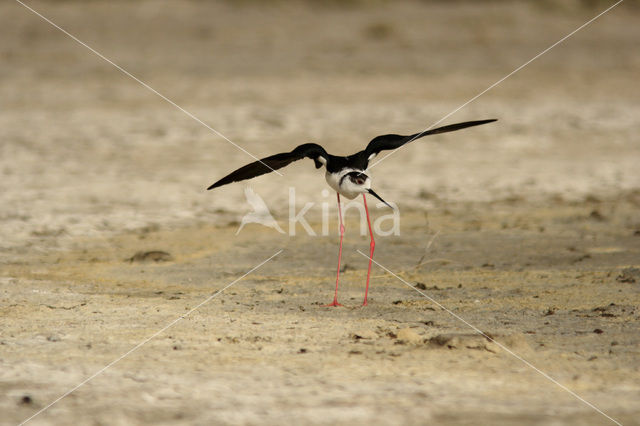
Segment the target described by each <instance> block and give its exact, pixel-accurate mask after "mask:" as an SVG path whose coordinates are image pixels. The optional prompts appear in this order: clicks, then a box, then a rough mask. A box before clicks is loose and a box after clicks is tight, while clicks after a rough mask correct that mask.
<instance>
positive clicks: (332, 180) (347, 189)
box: [324, 168, 371, 200]
mask: <svg viewBox="0 0 640 426" xmlns="http://www.w3.org/2000/svg"><path fill="white" fill-rule="evenodd" d="M361 171H362V170H358V169H352V168H349V169H342V170H340V171H339V172H338V173H329V172H328V171H327V172H326V173H325V175H324V178H325V179H326V180H327V183H328V184H329V186H330V187H331V188H333V190H334V191H336V192H337V193H338V194H340V195H343V196H344V197H346V198H348V199H350V200H353V199H354V198H356V197H357V196H358V195H360V194H362V193H363V192H364V190H363V188H364V187H370V185H371V183H370V181H369V180H368V179H367V182H366V185H365V186H363V187H356V186H355V185H353V184H351V183H350V182H343V185H342V186H340V180H341V179H342V177H343V176H344V175H346V174H347V173H349V172H361ZM347 180H348V179H345V181H347Z"/></svg>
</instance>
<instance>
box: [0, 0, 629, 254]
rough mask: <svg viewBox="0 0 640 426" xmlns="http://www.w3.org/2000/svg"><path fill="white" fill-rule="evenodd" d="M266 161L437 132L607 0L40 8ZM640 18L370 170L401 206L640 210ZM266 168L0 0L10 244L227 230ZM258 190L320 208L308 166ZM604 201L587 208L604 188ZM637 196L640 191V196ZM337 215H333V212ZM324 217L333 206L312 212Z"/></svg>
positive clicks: (282, 209) (616, 15)
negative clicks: (626, 204) (249, 172)
mask: <svg viewBox="0 0 640 426" xmlns="http://www.w3.org/2000/svg"><path fill="white" fill-rule="evenodd" d="M26 3H27V4H28V5H29V6H30V7H32V8H33V9H35V10H36V11H38V12H39V13H41V14H42V15H44V16H46V17H47V18H49V19H50V20H51V21H52V22H54V23H55V24H57V25H59V26H60V27H61V28H63V29H65V30H66V31H68V32H69V33H71V34H73V35H74V36H76V37H77V38H78V39H79V40H81V41H83V42H85V43H87V44H88V45H89V46H91V47H92V48H93V49H95V50H96V51H98V52H100V53H101V54H103V55H104V56H106V57H107V58H109V59H110V60H112V61H114V62H115V63H117V64H118V65H119V66H121V67H122V68H123V69H125V70H127V71H128V72H130V73H131V74H133V75H135V76H136V77H137V78H139V79H141V80H142V81H144V82H145V83H147V84H148V85H149V86H150V87H152V88H154V89H155V90H157V91H158V92H160V93H161V94H163V95H164V96H166V97H167V98H169V99H171V100H172V101H174V102H175V103H177V104H178V105H180V106H181V107H183V108H185V109H186V110H188V111H189V112H190V113H192V114H194V115H195V116H197V117H198V118H199V119H201V120H202V121H204V122H205V123H207V124H208V125H210V126H211V127H213V128H214V129H216V130H217V131H219V132H220V133H222V134H224V135H225V136H226V137H227V138H229V139H230V140H232V141H233V142H235V143H236V144H238V145H240V146H242V147H243V148H245V149H246V150H247V151H249V152H251V153H252V154H253V155H255V156H257V157H264V156H267V155H271V154H274V153H277V152H282V151H289V150H291V149H292V148H293V147H295V146H296V145H298V144H301V143H305V142H311V141H313V142H317V143H320V144H322V145H323V146H325V147H326V148H327V150H328V151H329V152H330V153H333V154H337V155H346V154H350V153H353V152H356V151H358V150H360V149H362V148H363V147H364V146H365V145H366V143H367V142H368V141H369V140H370V139H371V138H373V137H374V136H376V135H379V134H384V133H400V134H403V133H404V134H409V133H414V132H418V131H421V130H424V129H425V128H427V127H429V126H431V125H432V124H434V123H435V122H437V121H438V120H440V119H442V118H443V117H445V116H446V115H447V114H449V113H450V112H452V111H454V110H455V109H456V108H458V107H459V106H460V105H462V104H463V103H465V102H466V101H468V100H469V99H471V98H472V97H473V96H475V95H476V94H478V93H480V92H481V91H483V90H484V89H486V88H487V87H489V86H490V85H491V84H493V83H494V82H496V81H498V80H499V79H501V78H502V77H504V76H505V75H507V74H508V73H510V72H511V71H513V70H514V69H516V68H517V67H519V66H520V65H522V64H523V63H525V62H526V61H528V60H530V59H531V58H533V57H534V56H535V55H536V54H538V53H539V52H541V51H542V50H544V49H545V48H547V47H549V46H550V45H552V44H553V43H555V42H556V41H558V40H559V39H561V38H562V37H564V36H565V35H567V34H568V33H570V32H571V31H573V30H574V29H576V28H578V27H579V26H580V25H582V24H583V23H585V22H586V21H588V20H589V19H591V18H593V17H594V16H596V15H597V14H598V13H600V12H601V11H603V10H604V9H606V8H607V7H609V6H610V5H612V4H613V1H612V2H606V1H551V0H549V1H520V2H509V1H486V2H485V1H455V2H445V1H407V2H404V1H403V2H392V1H364V0H363V1H357V0H351V1H330V2H320V1H294V2H289V1H269V2H262V1H238V2H233V1H219V2H213V1H175V0H173V1H172V0H158V1H152V0H145V1H115V2H114V1H106V0H105V1H100V0H96V1H90V2H87V1H28V2H26ZM639 16H640V8H639V7H638V3H637V2H633V1H630V0H627V1H625V2H623V3H622V4H620V5H619V6H617V7H616V8H614V9H613V10H611V11H610V12H609V13H607V14H605V15H604V16H602V17H601V18H599V19H598V20H597V21H595V22H593V23H592V24H591V25H589V26H588V27H586V28H584V29H583V30H582V31H580V32H578V33H577V34H575V35H574V36H573V37H571V38H569V39H568V40H566V41H565V42H564V43H562V44H560V45H559V46H557V47H556V48H554V49H552V50H551V51H549V52H548V53H546V54H545V55H543V56H541V57H540V58H539V59H537V60H536V61H534V62H533V63H531V64H530V65H529V66H527V67H525V68H524V69H522V70H521V71H519V72H518V73H516V74H514V75H513V76H511V77H510V78H509V79H507V80H506V81H504V82H503V83H501V84H500V85H498V86H497V87H495V88H493V89H492V90H491V91H489V92H487V93H486V94H484V95H483V96H481V97H480V98H478V99H477V100H475V101H474V102H473V103H471V104H469V105H468V106H466V107H465V108H463V109H461V110H460V111H458V112H457V113H455V114H453V115H452V116H450V117H449V118H447V119H446V120H445V121H444V122H443V123H442V124H448V123H453V122H456V121H464V120H472V119H485V118H498V119H499V120H500V121H499V122H497V123H495V124H492V125H488V126H483V127H482V128H477V129H471V130H467V131H464V132H459V133H454V134H449V135H440V136H435V137H432V138H430V139H428V140H427V139H423V140H421V141H420V142H417V143H414V144H412V145H411V146H408V147H406V148H405V149H403V150H400V151H399V152H397V153H395V154H394V155H393V156H392V157H391V158H389V159H388V160H384V161H383V162H381V163H380V164H379V165H376V166H374V167H373V168H372V169H371V173H372V175H373V177H374V187H375V188H376V190H377V191H378V192H379V193H380V194H381V195H382V196H383V197H384V198H385V199H387V200H389V201H394V202H396V203H398V205H399V206H400V208H401V209H428V208H430V206H433V205H434V204H436V203H447V202H451V201H470V202H484V201H492V200H504V199H509V200H512V201H513V202H520V201H521V202H545V200H549V199H563V200H570V201H573V202H582V201H584V200H588V199H593V198H598V199H615V198H616V197H631V198H633V199H635V200H638V199H639V198H640V196H639V195H638V194H639V192H638V191H639V189H640V171H639V170H640V168H639V167H638V159H640V143H639V141H638V136H637V135H638V134H639V130H640V119H639V117H640V114H639V112H640V111H639V109H640V104H639V103H638V100H639V99H640V86H639V85H638V84H637V80H638V75H640V74H639V71H640V54H639V52H640V26H638V25H637V22H638V17H639ZM251 161H253V159H252V158H251V157H249V156H248V155H247V154H245V153H243V152H242V151H240V150H239V149H237V148H236V147H234V146H233V145H232V144H230V143H229V142H227V141H225V140H224V139H223V138H221V137H220V136H219V135H216V134H215V133H213V132H211V131H210V130H209V129H207V128H206V127H204V126H203V125H202V124H200V123H198V122H196V121H195V120H193V119H192V118H190V117H189V116H187V115H185V114H184V113H183V112H182V111H180V110H178V109H176V108H175V107H174V106H172V105H170V104H169V103H167V102H166V101H165V100H163V99H162V98H160V97H159V96H157V95H156V94H154V93H152V92H151V91H149V90H148V89H147V88H145V87H143V86H142V85H141V84H140V83H138V82H136V81H134V80H133V79H131V78H130V77H128V76H126V75H125V74H123V73H122V72H121V71H119V70H118V69H116V68H115V67H114V66H113V65H111V64H109V63H107V62H105V61H104V60H103V59H101V58H99V57H98V56H96V55H95V54H94V53H92V52H91V51H89V50H88V49H87V48H86V47H83V46H81V45H80V44H78V43H77V42H75V41H74V40H72V39H71V38H69V37H68V36H67V35H65V34H63V33H62V32H61V31H60V30H58V29H56V28H54V27H53V26H52V25H50V24H49V23H47V22H45V21H44V20H43V19H42V18H40V17H38V16H37V15H36V14H34V13H33V12H32V11H30V10H28V9H27V8H25V7H24V6H23V5H21V4H20V3H18V2H16V1H13V0H10V1H5V2H2V4H0V194H1V195H0V197H1V198H0V201H1V202H0V233H1V235H2V239H1V240H0V248H2V249H4V250H5V252H6V250H9V251H11V250H20V249H21V248H23V249H24V248H28V247H29V246H30V245H31V244H33V243H34V241H40V242H41V240H42V239H43V238H45V239H46V238H47V237H52V240H53V241H57V237H59V236H61V235H64V236H71V237H77V236H92V235H101V234H103V233H109V232H121V231H127V230H135V229H139V228H143V227H148V226H156V225H166V226H174V225H184V224H191V223H198V222H207V223H228V222H229V221H234V220H238V219H239V218H240V217H242V215H244V214H245V213H246V212H247V211H248V210H249V208H248V206H247V205H246V203H245V200H244V192H243V185H242V184H236V185H230V186H227V187H224V188H220V189H219V190H217V191H215V192H207V191H205V188H206V187H207V186H208V185H209V184H211V183H212V182H214V181H215V180H217V179H219V178H220V177H221V176H223V175H225V174H227V173H228V172H230V171H231V170H233V169H235V168H237V167H240V166H242V165H244V164H246V163H248V162H251ZM283 174H284V176H283V177H280V176H278V175H275V174H272V175H267V176H264V177H261V178H259V179H256V180H255V181H252V182H251V184H252V186H253V187H254V189H255V190H256V192H257V193H258V194H259V195H261V196H262V197H263V198H264V199H265V201H266V202H267V204H268V205H269V207H270V208H271V209H272V211H274V212H275V215H276V217H279V218H283V217H284V216H278V215H285V214H286V212H287V211H288V204H287V203H288V187H289V186H295V188H296V196H297V201H298V203H299V204H300V205H303V203H304V202H306V201H316V202H318V203H319V202H322V201H325V199H326V198H323V196H322V195H321V191H322V189H325V183H324V176H323V173H322V172H321V171H317V170H315V169H314V168H313V167H312V163H311V162H309V161H303V162H299V163H297V164H295V165H293V166H291V167H288V168H286V169H284V170H283ZM590 197H591V198H590ZM639 202H640V201H639ZM332 206H333V205H332ZM316 207H317V208H314V209H312V210H311V212H310V213H309V216H313V215H314V214H318V215H319V214H320V207H319V204H317V205H316Z"/></svg>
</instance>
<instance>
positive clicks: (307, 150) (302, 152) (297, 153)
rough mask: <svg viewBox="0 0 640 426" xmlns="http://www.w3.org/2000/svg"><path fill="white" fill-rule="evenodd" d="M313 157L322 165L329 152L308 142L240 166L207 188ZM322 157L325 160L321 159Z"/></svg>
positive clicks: (317, 165)
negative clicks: (291, 149) (289, 150)
mask: <svg viewBox="0 0 640 426" xmlns="http://www.w3.org/2000/svg"><path fill="white" fill-rule="evenodd" d="M305 157H307V158H311V159H312V160H313V161H314V162H315V163H316V168H320V167H322V164H325V163H326V162H327V158H328V157H329V156H328V155H327V152H326V151H325V150H324V148H322V147H321V146H320V145H318V144H315V143H306V144H304V145H300V146H298V147H296V148H295V149H294V150H293V151H291V152H283V153H281V154H276V155H272V156H270V157H267V158H263V159H262V160H259V161H254V162H253V163H251V164H247V165H246V166H244V167H240V168H239V169H238V170H236V171H235V172H231V173H229V174H228V175H227V176H225V177H223V178H222V179H220V180H219V181H217V182H216V183H214V184H213V185H211V186H210V187H208V188H207V189H213V188H217V187H219V186H222V185H226V184H228V183H231V182H238V181H240V180H246V179H251V178H254V177H256V176H260V175H263V174H265V173H269V172H272V171H274V170H278V169H281V168H283V167H284V166H287V165H289V164H291V163H293V162H294V161H298V160H301V159H303V158H305ZM320 158H322V159H323V161H320Z"/></svg>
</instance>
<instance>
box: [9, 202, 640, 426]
mask: <svg viewBox="0 0 640 426" xmlns="http://www.w3.org/2000/svg"><path fill="white" fill-rule="evenodd" d="M639 202H640V200H639V199H638V195H637V194H627V196H625V197H620V198H619V199H616V200H615V201H612V202H604V201H599V202H598V201H594V200H591V201H590V202H586V203H567V202H562V201H558V200H555V201H550V202H548V203H544V204H538V205H536V206H534V205H529V204H526V203H523V202H518V201H514V200H510V201H506V202H496V203H488V204H483V203H477V204H453V203H452V204H447V205H446V206H443V207H435V208H433V209H432V210H431V211H430V212H429V213H428V214H425V213H424V212H419V211H413V212H405V213H404V215H403V217H402V221H403V222H402V231H403V232H402V235H400V236H393V237H385V238H379V239H378V246H377V247H378V248H377V252H376V256H375V258H376V260H377V261H378V262H380V264H381V265H384V266H385V267H386V268H388V269H390V270H391V271H393V273H394V274H396V275H397V276H393V275H391V274H389V273H387V272H385V271H384V270H382V269H381V268H377V267H375V266H374V273H373V278H372V288H371V299H370V304H369V306H368V307H366V308H361V307H359V304H360V303H361V297H362V292H363V285H364V277H365V274H366V258H364V257H362V256H361V255H360V254H358V253H357V252H356V250H357V249H360V250H363V249H366V247H367V246H368V244H367V239H366V237H361V236H358V235H357V232H351V233H349V232H347V240H346V243H345V249H344V253H345V254H344V265H345V269H346V270H345V272H344V275H343V277H344V278H343V284H342V287H341V293H340V296H341V301H342V302H343V303H344V304H345V305H347V307H345V308H325V307H322V306H321V305H322V304H324V303H327V302H329V301H330V299H331V294H332V287H333V279H332V276H333V266H334V263H335V255H336V246H335V243H336V238H335V236H334V235H331V236H329V237H315V238H313V237H309V236H305V235H304V234H301V235H298V236H297V237H295V238H288V237H284V236H281V235H280V234H278V233H276V232H275V231H274V230H272V229H268V228H264V227H262V226H260V225H255V224H254V225H247V227H246V228H245V230H243V232H241V233H240V234H239V235H238V236H235V231H236V229H237V224H230V225H228V226H218V227H212V226H210V225H205V224H202V225H200V226H198V227H195V228H193V227H192V228H179V229H168V230H163V229H162V228H159V229H158V228H156V229H143V230H140V231H139V232H137V233H129V234H123V235H118V236H114V237H110V238H108V239H106V240H97V241H96V240H84V241H81V242H78V245H79V247H82V249H79V250H75V251H73V250H72V251H63V252H58V253H53V254H46V255H42V256H34V257H25V258H24V259H23V261H22V262H15V263H11V264H8V265H5V266H4V276H5V277H4V278H3V282H2V284H1V285H2V287H1V289H2V303H3V308H2V322H3V327H2V338H1V340H0V345H1V346H0V347H1V348H2V358H1V361H0V362H1V364H2V368H1V370H0V371H2V373H1V374H2V382H1V383H2V388H3V393H4V395H5V397H4V398H3V399H2V402H1V404H2V407H1V410H2V411H3V413H5V414H4V418H3V422H5V423H6V424H11V423H15V422H18V421H20V420H24V419H25V418H27V417H28V416H29V415H31V414H33V413H34V412H35V411H37V410H38V409H39V408H42V407H43V406H45V405H46V404H48V403H49V402H51V401H53V400H54V399H55V398H57V397H58V396H60V395H62V394H63V393H64V392H65V391H67V390H69V389H71V388H72V387H74V386H75V385H76V384H78V383H80V382H81V381H82V380H84V379H85V378H87V377H89V376H90V375H91V374H93V373H94V372H96V371H98V370H99V369H101V368H102V367H103V366H105V365H107V364H108V363H110V362H112V361H113V360H115V359H118V358H119V357H120V356H121V355H123V354H124V353H126V352H127V351H129V350H130V349H131V348H133V347H134V346H135V345H136V344H138V343H139V342H142V341H144V340H145V339H146V338H148V337H150V336H152V335H154V333H156V332H157V331H158V330H161V329H163V328H164V327H166V326H167V325H169V324H173V322H174V321H175V320H176V319H178V318H180V316H181V315H184V314H185V313H189V315H188V316H186V317H185V318H184V319H182V320H180V321H179V322H177V323H175V324H173V325H172V326H171V327H170V328H169V329H167V330H165V331H164V332H162V333H160V334H158V335H157V336H155V337H154V338H153V339H151V340H149V341H148V342H147V343H146V344H145V345H144V346H142V347H140V348H139V349H137V350H135V351H134V352H132V353H131V354H129V355H128V356H127V357H125V358H124V359H122V360H121V361H119V362H118V363H117V364H115V365H114V366H113V367H111V368H109V369H108V370H107V371H105V372H104V373H103V374H101V375H99V376H98V377H96V378H95V379H93V380H92V381H90V382H89V383H87V384H86V385H84V386H83V387H81V388H79V389H78V390H77V391H75V392H74V393H72V394H71V395H69V396H68V397H66V398H65V399H63V400H61V401H60V402H59V403H57V404H56V405H55V406H53V407H52V408H50V409H49V410H47V411H46V412H44V413H42V414H41V415H39V416H38V417H37V418H36V419H34V420H33V424H64V423H67V421H68V419H73V421H75V422H80V423H93V424H142V423H146V424H149V423H151V424H206V423H233V424H237V423H242V424H258V423H261V424H264V423H267V424H281V423H299V422H302V423H312V424H315V423H317V424H329V423H338V424H349V423H354V422H370V423H373V424H388V423H399V422H403V423H425V422H431V421H433V422H437V423H439V424H479V423H483V424H513V423H518V424H548V423H557V424H608V423H610V421H609V420H607V419H606V418H605V417H604V416H602V415H601V414H599V413H597V412H596V411H594V410H593V409H592V408H590V407H588V406H587V405H585V404H584V403H583V402H581V401H579V400H578V399H576V398H575V397H574V396H572V395H570V394H569V393H568V392H567V391H566V390H563V389H561V388H560V387H559V386H558V385H556V384H554V383H552V382H551V381H549V380H548V379H546V378H545V377H543V376H542V375H541V374H540V373H539V372H537V371H534V370H533V369H532V368H530V367H529V366H527V365H525V363H524V362H523V361H522V360H520V359H516V357H515V356H514V354H515V355H516V356H518V357H522V358H523V359H525V360H527V361H528V362H530V363H531V364H532V365H534V366H535V367H536V368H538V369H540V371H542V372H544V373H545V374H548V375H549V376H550V377H552V378H554V379H555V380H557V381H558V382H559V383H561V384H562V385H563V386H566V387H567V388H569V389H571V390H572V391H574V392H576V393H577V394H578V395H580V396H581V397H582V398H584V399H585V400H587V401H589V402H591V403H593V404H594V405H596V406H597V407H599V408H600V409H602V410H603V411H604V412H605V413H607V414H608V415H610V416H612V417H613V418H615V419H616V420H618V421H620V422H622V423H623V424H636V422H637V419H638V415H639V414H640V413H639V412H638V406H637V401H638V399H639V398H640V361H639V359H640V358H639V357H638V355H639V354H638V345H639V344H640V333H638V324H639V320H640V311H639V306H640V287H639V285H640V284H639V283H640V271H639V270H638V269H634V268H632V266H634V265H635V267H636V268H637V267H638V265H637V259H638V258H639V256H640V236H639V235H638V229H637V227H638V223H637V222H634V220H635V219H636V216H635V211H637V208H638V203H639ZM376 213H379V212H376ZM350 219H351V220H348V221H347V229H348V230H349V229H354V228H355V227H356V225H357V223H356V221H355V220H354V218H353V217H350ZM311 224H312V225H313V226H318V224H317V223H314V222H311ZM425 232H426V233H425ZM434 236H435V239H433V237H434ZM432 239H433V242H431V240H432ZM279 250H283V251H282V252H281V253H280V254H279V255H278V256H276V257H275V258H274V259H273V260H272V261H270V262H268V263H266V264H264V265H263V266H262V267H260V268H259V269H257V270H255V271H254V272H252V273H251V274H249V275H248V276H246V277H245V278H243V279H242V280H240V281H237V282H236V280H237V279H238V278H239V277H241V276H242V275H243V274H245V273H246V272H247V271H249V270H251V269H252V268H253V267H255V266H256V265H257V264H259V263H260V262H261V261H263V260H265V259H267V258H269V257H270V256H272V255H274V254H275V253H276V252H278V251H279ZM153 251H156V253H155V254H151V255H149V256H146V257H145V256H142V255H140V254H138V256H137V257H135V256H134V255H135V254H136V253H141V252H142V253H144V252H153ZM159 252H165V253H166V254H161V253H159ZM169 256H170V257H169ZM403 281H404V282H406V283H408V284H411V285H412V286H414V287H415V289H412V288H409V286H408V285H407V284H405V283H404V282H403ZM234 282H235V283H234ZM230 283H234V284H233V285H232V286H230V287H229V288H226V289H225V290H224V291H223V292H222V293H220V294H218V295H217V296H216V297H214V298H210V296H211V295H213V294H216V292H218V291H219V290H222V289H223V288H225V287H226V286H227V285H229V284H230ZM416 289H417V290H419V291H416ZM421 293H422V294H421ZM425 296H426V297H425ZM429 298H431V299H433V300H435V301H437V302H438V303H439V304H441V306H438V305H437V304H435V303H434V302H433V301H432V300H429ZM203 302H205V303H204V304H202V303H203ZM201 304H202V305H201ZM194 307H198V308H197V310H195V311H192V309H193V308H194ZM442 307H444V308H446V309H447V310H450V311H451V312H447V311H445V310H443V308H442ZM451 313H454V314H455V315H457V316H459V317H460V318H463V319H464V320H465V321H468V323H469V324H472V325H473V326H474V327H477V328H478V329H480V330H482V331H483V332H485V333H487V334H488V335H490V336H492V337H493V338H494V339H495V341H497V342H498V343H499V344H496V343H494V342H491V341H489V340H487V339H486V338H483V337H481V336H479V335H478V334H477V333H475V332H474V330H473V329H472V328H470V327H469V326H468V325H466V324H464V323H463V322H462V321H461V320H460V319H458V318H455V317H454V316H452V314H451ZM501 345H502V347H501ZM505 348H507V349H508V350H509V351H511V352H512V353H508V352H507V350H506V349H505Z"/></svg>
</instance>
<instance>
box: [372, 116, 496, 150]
mask: <svg viewBox="0 0 640 426" xmlns="http://www.w3.org/2000/svg"><path fill="white" fill-rule="evenodd" d="M494 121H497V120H496V119H491V120H478V121H465V122H464V123H456V124H450V125H448V126H442V127H438V128H436V129H431V130H427V131H425V132H420V133H416V134H414V135H409V136H401V135H382V136H377V137H375V138H373V139H372V140H371V142H369V145H367V147H366V148H365V150H364V151H365V154H366V156H367V159H368V160H371V159H372V158H373V156H375V155H377V154H378V153H379V152H380V151H384V150H386V149H396V148H400V147H401V146H402V145H404V144H406V143H408V142H411V141H414V140H416V139H420V138H422V137H424V136H428V135H435V134H438V133H447V132H453V131H456V130H460V129H466V128H467V127H473V126H479V125H481V124H486V123H491V122H494Z"/></svg>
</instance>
